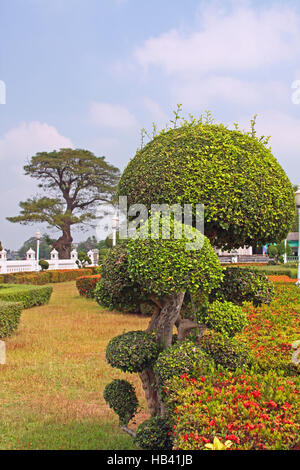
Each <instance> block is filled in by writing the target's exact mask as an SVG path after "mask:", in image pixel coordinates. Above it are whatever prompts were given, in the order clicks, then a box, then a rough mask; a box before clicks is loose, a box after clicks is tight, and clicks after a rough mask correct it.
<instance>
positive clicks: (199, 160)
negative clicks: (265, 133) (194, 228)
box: [117, 121, 295, 249]
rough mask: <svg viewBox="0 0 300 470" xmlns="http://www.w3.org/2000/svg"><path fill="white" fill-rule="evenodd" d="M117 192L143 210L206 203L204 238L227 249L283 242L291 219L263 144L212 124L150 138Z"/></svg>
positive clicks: (287, 188)
mask: <svg viewBox="0 0 300 470" xmlns="http://www.w3.org/2000/svg"><path fill="white" fill-rule="evenodd" d="M150 168H151V171H149V169H150ZM117 193H118V195H119V196H127V197H128V204H129V205H131V204H144V205H146V206H147V208H148V210H150V209H151V204H164V203H165V204H170V205H172V204H181V205H183V204H192V205H195V204H201V203H202V204H204V206H205V235H206V236H207V237H208V238H209V239H210V241H211V243H212V244H213V245H214V246H218V247H225V248H227V249H231V248H238V247H240V246H244V245H257V244H266V243H274V242H278V241H280V240H283V239H284V238H285V237H286V236H287V233H288V232H289V231H290V229H291V226H292V223H293V221H294V216H295V200H294V191H293V187H292V185H291V183H290V181H289V179H288V177H287V176H286V174H285V172H284V170H283V169H282V168H281V166H280V165H279V163H278V162H277V160H276V158H275V157H274V156H273V155H272V153H271V150H270V148H268V147H267V144H266V142H264V141H263V140H262V139H259V138H257V137H256V134H255V131H253V132H252V133H251V134H250V133H243V132H241V131H239V130H229V129H227V128H226V127H225V126H224V125H222V124H221V125H216V124H212V123H211V122H207V123H205V122H201V121H196V122H195V121H192V122H191V123H187V122H184V123H183V124H182V125H181V126H180V127H177V128H174V129H171V130H168V131H163V132H161V133H160V134H159V135H158V136H156V137H154V139H153V140H151V141H150V142H149V143H148V144H147V145H145V146H144V147H143V148H142V149H140V150H138V152H137V153H136V155H135V157H134V158H133V159H132V160H131V161H130V162H129V164H128V166H127V167H126V168H125V170H124V172H123V174H122V177H121V179H120V182H119V185H118V191H117Z"/></svg>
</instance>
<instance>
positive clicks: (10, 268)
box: [0, 248, 99, 274]
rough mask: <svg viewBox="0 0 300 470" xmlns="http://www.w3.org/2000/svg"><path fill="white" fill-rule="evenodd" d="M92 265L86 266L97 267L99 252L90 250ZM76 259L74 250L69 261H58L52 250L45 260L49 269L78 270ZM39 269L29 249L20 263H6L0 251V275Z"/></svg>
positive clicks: (4, 252)
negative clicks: (48, 257)
mask: <svg viewBox="0 0 300 470" xmlns="http://www.w3.org/2000/svg"><path fill="white" fill-rule="evenodd" d="M88 256H89V257H90V259H91V261H92V263H91V264H90V265H88V266H98V261H99V250H90V251H89V252H88ZM77 259H78V253H77V251H76V250H73V251H72V252H71V259H59V256H58V252H57V251H56V250H55V249H53V250H52V251H51V253H50V259H49V260H46V261H48V263H49V269H51V270H54V269H78V265H77V264H76V261H77ZM40 270H41V267H40V266H39V264H38V260H36V255H35V251H34V250H33V249H32V248H30V249H29V250H28V251H27V253H26V260H20V261H8V260H7V252H6V251H5V250H2V251H0V274H7V273H20V272H32V271H40Z"/></svg>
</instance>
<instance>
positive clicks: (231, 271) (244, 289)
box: [210, 267, 274, 306]
mask: <svg viewBox="0 0 300 470" xmlns="http://www.w3.org/2000/svg"><path fill="white" fill-rule="evenodd" d="M273 296H274V287H273V283H272V282H271V281H269V280H268V278H267V276H266V275H265V274H264V273H261V272H258V271H256V270H255V269H253V268H242V267H228V268H226V269H225V271H224V277H223V281H222V283H221V284H220V286H219V287H218V288H217V289H215V290H214V291H213V292H212V293H211V296H210V300H211V301H213V300H214V299H218V300H221V301H228V302H233V303H235V304H237V305H242V304H243V302H253V304H254V305H255V306H258V305H261V304H269V303H270V302H271V300H272V298H273Z"/></svg>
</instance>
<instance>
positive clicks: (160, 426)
mask: <svg viewBox="0 0 300 470" xmlns="http://www.w3.org/2000/svg"><path fill="white" fill-rule="evenodd" d="M134 442H135V443H136V444H137V445H138V446H139V447H141V448H142V449H144V450H172V446H173V445H172V438H171V427H170V425H169V423H168V421H167V419H165V418H162V417H160V416H153V417H152V418H149V419H147V420H146V421H144V422H143V423H142V424H140V425H139V427H138V429H137V432H136V436H135V438H134Z"/></svg>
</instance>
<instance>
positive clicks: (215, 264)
mask: <svg viewBox="0 0 300 470" xmlns="http://www.w3.org/2000/svg"><path fill="white" fill-rule="evenodd" d="M162 223H163V218H162V217H160V214H155V215H154V216H153V217H151V218H150V219H149V220H148V224H145V225H143V226H142V227H141V229H140V232H139V237H138V238H134V239H130V240H129V241H128V272H129V275H130V278H131V279H133V280H135V282H137V283H138V284H139V285H140V286H142V288H143V290H144V291H145V292H146V293H148V294H155V295H157V296H159V297H160V296H163V295H170V294H173V293H174V292H185V291H188V292H191V293H193V292H196V291H198V290H200V289H201V290H202V291H203V292H207V293H209V292H210V291H211V290H212V289H213V288H214V287H217V286H218V285H219V283H220V280H221V277H222V268H221V265H220V263H219V260H218V257H217V255H216V254H215V252H214V250H213V248H212V247H211V245H210V242H209V240H208V239H207V238H206V237H204V236H203V235H202V234H201V233H200V232H199V231H198V230H196V229H194V228H192V227H190V226H187V225H183V224H181V223H180V222H178V221H176V220H174V219H173V220H171V223H170V238H169V239H164V238H163V237H162V235H161V232H159V231H160V230H161V226H162ZM150 230H151V232H152V238H144V237H145V236H147V235H148V233H149V231H150ZM156 230H157V232H159V233H156ZM176 231H177V232H178V233H182V235H183V236H182V238H179V239H177V238H176ZM156 236H157V238H155V237H156ZM191 240H197V243H198V244H197V246H198V245H199V248H198V249H187V244H189V243H191Z"/></svg>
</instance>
